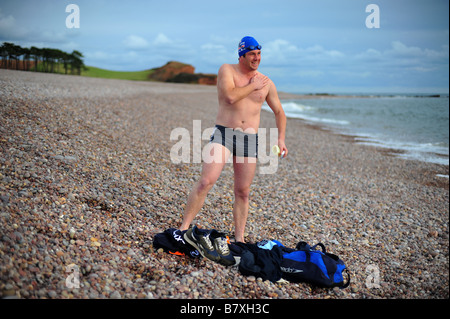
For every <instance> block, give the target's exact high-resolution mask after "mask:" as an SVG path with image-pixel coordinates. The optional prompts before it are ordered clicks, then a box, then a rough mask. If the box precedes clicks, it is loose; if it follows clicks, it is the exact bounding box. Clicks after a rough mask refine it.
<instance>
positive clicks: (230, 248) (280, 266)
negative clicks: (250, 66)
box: [153, 226, 350, 288]
mask: <svg viewBox="0 0 450 319" xmlns="http://www.w3.org/2000/svg"><path fill="white" fill-rule="evenodd" d="M153 246H154V247H155V248H156V249H159V248H162V249H163V250H164V251H165V252H167V253H169V254H174V255H180V256H188V257H191V258H201V257H204V258H208V259H209V260H212V261H214V262H217V263H219V264H221V265H223V266H237V267H238V268H239V272H240V273H241V274H242V275H245V276H255V277H261V278H262V279H263V280H270V281H272V282H277V281H279V280H281V279H285V280H289V281H291V282H309V283H312V284H314V285H317V286H321V287H341V288H345V287H347V286H348V285H349V284H350V277H349V274H348V276H347V282H344V278H343V272H344V271H346V270H347V269H346V266H345V264H344V263H343V262H342V260H340V259H339V257H338V256H336V255H333V254H330V253H327V252H326V249H325V246H324V245H322V244H317V245H315V246H313V247H310V246H309V245H308V244H307V243H305V242H299V243H298V244H297V246H296V248H295V249H292V248H287V247H285V246H284V245H283V244H281V243H280V242H279V241H277V240H262V241H260V242H258V243H256V244H250V243H241V242H230V240H229V238H228V236H226V234H225V233H222V232H218V231H217V230H215V229H212V230H210V229H200V228H198V227H196V226H194V227H192V228H190V229H189V230H186V231H180V230H179V229H175V228H169V229H167V230H165V231H164V232H162V233H159V234H156V235H155V237H154V239H153ZM318 246H319V247H320V248H321V250H317V249H316V248H317V247H318Z"/></svg>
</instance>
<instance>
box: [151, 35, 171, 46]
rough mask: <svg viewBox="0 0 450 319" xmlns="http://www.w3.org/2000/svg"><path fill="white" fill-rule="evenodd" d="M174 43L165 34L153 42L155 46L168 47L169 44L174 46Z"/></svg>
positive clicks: (158, 36)
mask: <svg viewBox="0 0 450 319" xmlns="http://www.w3.org/2000/svg"><path fill="white" fill-rule="evenodd" d="M172 43H173V41H172V40H170V39H169V38H168V37H167V36H166V35H165V34H163V33H159V34H158V35H157V36H156V38H155V40H153V44H155V45H167V44H172Z"/></svg>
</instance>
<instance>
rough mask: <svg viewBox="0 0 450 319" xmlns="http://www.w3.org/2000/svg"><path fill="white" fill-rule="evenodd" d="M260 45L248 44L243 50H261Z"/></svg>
mask: <svg viewBox="0 0 450 319" xmlns="http://www.w3.org/2000/svg"><path fill="white" fill-rule="evenodd" d="M261 48H262V47H261V45H259V44H258V45H249V46H248V47H246V48H245V49H244V50H249V51H251V50H261Z"/></svg>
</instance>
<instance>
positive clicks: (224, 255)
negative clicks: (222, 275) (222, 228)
mask: <svg viewBox="0 0 450 319" xmlns="http://www.w3.org/2000/svg"><path fill="white" fill-rule="evenodd" d="M210 237H211V238H212V240H213V246H214V248H215V249H216V251H217V252H218V254H219V256H220V259H219V260H218V261H217V262H218V263H219V264H221V265H223V266H232V265H235V264H236V260H235V259H234V257H233V255H232V254H231V251H230V248H229V247H228V241H227V238H226V237H225V234H223V233H219V232H218V231H217V230H215V229H213V230H212V231H211V236H210Z"/></svg>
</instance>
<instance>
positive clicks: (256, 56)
mask: <svg viewBox="0 0 450 319" xmlns="http://www.w3.org/2000/svg"><path fill="white" fill-rule="evenodd" d="M242 59H244V64H245V65H246V66H247V67H249V68H250V69H251V70H257V69H258V67H259V63H260V62H261V50H253V51H250V52H247V53H246V54H245V57H242Z"/></svg>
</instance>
